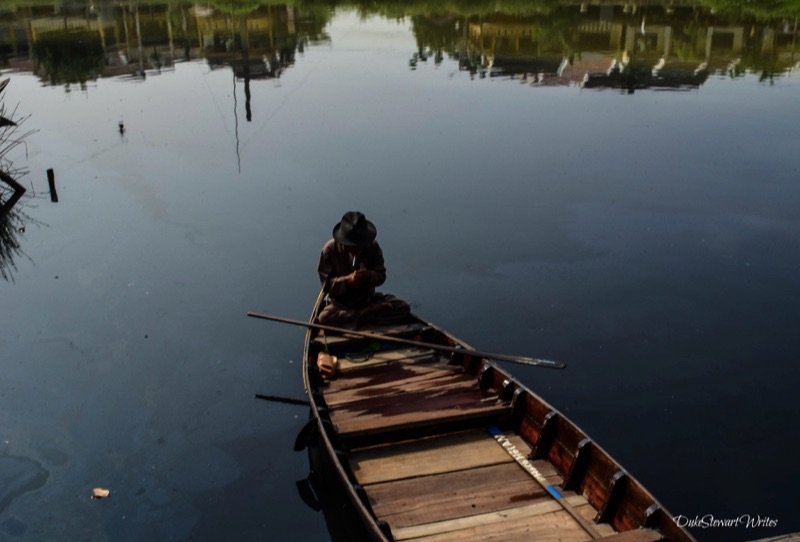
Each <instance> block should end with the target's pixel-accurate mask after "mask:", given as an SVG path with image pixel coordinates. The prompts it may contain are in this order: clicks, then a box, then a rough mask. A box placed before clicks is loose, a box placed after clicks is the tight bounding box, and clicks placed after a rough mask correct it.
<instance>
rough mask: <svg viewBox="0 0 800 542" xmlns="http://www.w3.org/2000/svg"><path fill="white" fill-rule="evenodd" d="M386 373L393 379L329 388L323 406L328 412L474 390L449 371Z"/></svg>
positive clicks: (392, 369) (470, 382)
mask: <svg viewBox="0 0 800 542" xmlns="http://www.w3.org/2000/svg"><path fill="white" fill-rule="evenodd" d="M386 370H387V372H392V373H393V374H394V375H395V377H396V378H394V379H392V380H383V379H378V380H377V381H376V379H372V381H371V382H364V384H363V385H361V386H348V387H339V388H338V389H336V388H333V387H331V389H329V390H326V392H325V394H324V395H325V402H326V403H327V405H328V407H329V408H331V407H333V406H335V405H341V404H345V403H352V402H355V401H365V400H375V399H378V398H380V399H381V400H387V401H397V400H400V401H407V400H408V395H407V394H409V393H422V392H427V391H429V390H435V389H440V390H442V391H444V390H450V389H456V388H458V389H470V388H473V389H477V386H476V381H475V379H473V378H470V377H468V376H465V375H464V374H462V373H460V372H456V371H453V370H450V369H449V368H431V367H427V368H421V367H413V369H411V370H404V369H402V368H400V369H396V368H395V367H394V366H392V367H388V366H387V367H386Z"/></svg>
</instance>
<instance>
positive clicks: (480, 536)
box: [351, 430, 614, 542]
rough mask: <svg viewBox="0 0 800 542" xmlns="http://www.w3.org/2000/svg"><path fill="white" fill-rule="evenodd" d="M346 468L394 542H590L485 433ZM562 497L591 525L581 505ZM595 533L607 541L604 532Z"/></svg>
mask: <svg viewBox="0 0 800 542" xmlns="http://www.w3.org/2000/svg"><path fill="white" fill-rule="evenodd" d="M514 440H515V441H517V442H519V443H520V446H524V444H522V441H521V439H518V438H515V439H514ZM523 449H524V448H523ZM534 465H535V466H536V467H537V468H538V469H539V471H540V472H542V474H543V475H544V476H546V477H547V478H548V481H549V482H552V483H556V484H558V483H561V478H560V477H559V476H558V475H557V474H556V473H555V469H554V468H553V466H552V465H550V464H549V463H548V462H546V461H542V460H537V461H535V462H534ZM351 468H352V469H353V472H354V474H355V476H356V478H357V480H358V482H359V483H360V484H361V485H362V486H363V487H364V490H365V491H366V493H367V496H368V497H369V499H370V504H371V506H372V509H373V511H374V512H375V514H376V515H377V516H378V517H379V518H380V519H382V520H384V521H386V522H387V523H388V524H389V526H390V527H391V529H392V533H393V535H394V537H395V539H396V540H398V541H401V540H413V541H425V542H439V541H445V540H467V541H476V542H477V541H481V540H501V539H502V540H553V541H555V540H561V541H564V542H580V541H583V540H591V536H590V535H589V534H587V533H586V532H585V531H584V530H583V529H582V528H581V527H580V525H579V524H578V523H577V522H576V521H575V519H574V518H573V517H572V516H570V515H569V514H568V513H567V512H566V511H564V510H563V509H562V507H561V505H559V504H558V502H556V501H555V500H554V499H553V498H552V497H551V496H550V495H549V494H547V493H546V492H545V491H544V490H543V489H542V487H541V486H540V485H539V484H538V483H537V482H536V481H535V480H534V479H533V478H531V476H530V475H529V474H528V473H527V472H525V471H524V470H523V469H522V468H521V467H520V466H519V465H518V464H517V463H516V462H514V460H513V459H512V458H511V456H510V455H509V454H508V453H507V452H506V451H505V450H504V449H503V448H502V447H501V446H500V445H499V444H498V443H497V442H496V441H495V440H494V438H492V437H491V436H490V435H489V434H488V432H486V431H484V430H470V431H463V432H460V433H453V434H448V435H443V436H438V437H431V438H427V439H423V440H418V441H408V442H402V443H397V444H389V445H382V446H375V447H370V448H364V449H361V450H356V451H354V452H353V454H352V459H351ZM565 495H566V496H567V499H568V501H569V502H570V503H571V504H572V506H573V507H575V508H576V509H577V510H579V512H580V513H582V514H584V515H585V516H588V515H589V514H591V516H590V519H593V518H594V516H595V515H596V513H597V511H596V510H595V509H594V508H592V507H591V505H590V504H589V503H588V502H587V501H586V499H585V498H583V497H582V496H580V495H575V494H574V493H572V492H567V493H565ZM596 527H597V528H598V531H599V532H600V533H601V534H603V535H611V534H613V533H614V530H613V529H612V528H611V527H610V526H608V525H597V526H596Z"/></svg>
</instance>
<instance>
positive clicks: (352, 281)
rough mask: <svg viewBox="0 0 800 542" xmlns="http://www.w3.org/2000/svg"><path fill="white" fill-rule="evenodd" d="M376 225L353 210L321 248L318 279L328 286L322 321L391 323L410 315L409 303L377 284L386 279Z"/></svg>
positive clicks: (335, 323) (322, 322) (356, 323)
mask: <svg viewBox="0 0 800 542" xmlns="http://www.w3.org/2000/svg"><path fill="white" fill-rule="evenodd" d="M377 235H378V232H377V229H376V228H375V224H373V223H372V222H370V221H369V220H367V218H366V217H365V216H364V214H363V213H360V212H358V211H350V212H347V213H345V214H344V216H343V217H342V220H341V221H340V222H339V223H338V224H336V226H334V228H333V238H332V239H330V240H329V241H328V242H326V243H325V245H324V246H323V247H322V253H321V254H320V258H319V267H318V268H317V270H318V271H319V279H320V281H321V282H322V284H323V285H324V287H325V288H326V291H327V299H326V305H325V307H324V308H323V309H322V311H321V312H320V314H319V317H318V319H319V322H320V323H321V324H333V325H338V324H354V325H355V326H356V327H358V326H360V325H361V324H365V323H376V324H390V323H396V322H400V321H402V320H404V319H405V318H407V317H408V315H409V313H410V309H409V306H408V303H406V302H405V301H403V300H401V299H398V298H397V297H395V296H393V295H389V294H382V293H377V292H376V291H375V287H377V286H380V285H381V284H383V283H384V282H385V281H386V267H385V265H384V262H383V252H382V251H381V247H380V245H379V244H378V242H377V241H376V240H375V238H376V237H377Z"/></svg>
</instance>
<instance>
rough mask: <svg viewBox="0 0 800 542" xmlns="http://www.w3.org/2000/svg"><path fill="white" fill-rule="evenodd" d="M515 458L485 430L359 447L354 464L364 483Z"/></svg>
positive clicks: (478, 465) (355, 471) (499, 462)
mask: <svg viewBox="0 0 800 542" xmlns="http://www.w3.org/2000/svg"><path fill="white" fill-rule="evenodd" d="M513 461H514V460H513V459H512V458H511V456H509V455H508V454H507V453H506V451H505V450H503V448H502V447H500V446H498V445H497V443H496V442H495V441H494V439H492V438H491V437H490V436H489V434H488V433H487V432H485V431H481V430H471V431H462V432H459V433H451V434H448V435H443V436H437V437H431V438H426V439H420V440H413V441H407V442H401V443H395V444H389V445H381V446H373V447H369V448H362V449H356V450H354V451H353V452H352V454H351V459H350V466H351V469H352V471H353V473H354V474H355V476H356V479H357V480H358V483H360V484H361V485H363V486H366V485H367V484H374V483H378V482H387V481H390V480H401V479H404V478H412V477H416V476H425V475H432V474H438V473H444V472H453V471H459V470H465V469H472V468H476V467H483V466H487V465H497V464H501V463H511V462H513Z"/></svg>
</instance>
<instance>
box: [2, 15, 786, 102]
mask: <svg viewBox="0 0 800 542" xmlns="http://www.w3.org/2000/svg"><path fill="white" fill-rule="evenodd" d="M6 3H7V2H6ZM6 3H4V5H6ZM17 4H18V5H19V6H20V7H19V8H17V9H16V11H13V12H10V14H8V15H7V16H4V17H3V18H2V19H0V60H3V61H4V62H5V63H6V64H7V65H9V67H12V68H14V67H19V68H21V69H24V68H25V62H26V61H29V59H31V58H32V59H33V60H34V62H35V67H34V68H33V69H35V70H38V71H40V72H41V73H42V74H43V77H45V78H46V80H48V81H49V82H50V83H57V82H58V83H73V84H80V85H85V82H86V81H88V80H90V79H92V78H95V77H100V76H115V75H127V76H133V77H135V78H137V79H141V78H144V77H145V75H146V73H147V74H158V73H161V71H162V70H168V69H170V68H171V67H172V66H174V64H175V62H180V61H185V60H196V59H205V60H206V61H207V62H208V64H209V66H210V67H211V68H212V69H217V68H221V67H225V68H230V69H232V70H233V72H234V75H235V77H236V78H237V79H238V80H242V79H243V80H244V81H245V95H246V96H248V95H249V94H250V92H249V83H250V81H252V80H256V79H270V78H278V77H280V76H281V75H282V74H283V73H284V72H285V70H287V69H290V68H291V67H292V66H293V65H294V63H295V62H296V61H297V58H298V56H299V55H301V54H302V53H303V51H304V50H305V48H306V47H308V46H309V44H316V43H321V42H325V41H328V40H329V37H328V36H327V34H326V32H325V30H326V27H327V25H328V23H329V21H330V20H331V17H332V15H333V13H335V12H336V11H337V10H355V11H356V12H357V13H358V14H359V15H361V16H362V17H368V16H381V17H386V18H390V19H407V20H409V21H410V22H411V28H412V32H413V34H414V37H415V39H416V46H415V48H414V50H413V51H409V60H408V64H409V66H410V68H411V69H418V68H419V67H421V66H423V65H425V64H426V63H430V64H435V65H440V64H442V63H443V62H445V60H450V61H452V62H454V63H456V64H457V66H458V68H459V69H460V70H463V71H466V72H469V73H470V75H472V76H478V77H481V78H485V77H497V76H503V77H511V78H515V79H520V80H522V81H526V82H529V83H531V84H532V85H572V84H574V85H583V81H584V79H587V78H588V79H589V80H590V81H591V82H590V84H589V85H588V86H589V87H590V88H594V87H603V86H608V87H617V88H624V89H628V90H631V89H634V90H635V89H639V88H650V87H659V88H686V87H696V86H698V85H700V84H702V83H703V81H704V78H703V74H707V75H708V74H726V75H730V76H732V77H739V76H741V75H743V74H747V73H754V74H756V75H758V76H759V77H760V78H761V79H762V80H763V81H771V80H773V79H774V78H775V77H779V76H781V75H782V74H784V73H786V72H788V71H790V70H795V69H797V68H798V60H797V58H796V57H795V48H796V42H797V22H798V19H799V18H800V0H768V1H764V2H751V1H747V0H696V1H694V2H692V1H686V2H679V3H675V2H671V1H668V0H663V1H658V0H648V1H646V2H645V1H643V0H641V1H639V0H633V1H625V2H623V1H621V0H619V1H614V0H600V1H599V2H591V3H589V2H577V1H560V0H325V1H322V0H304V1H303V2H300V3H282V4H280V3H274V2H272V1H268V0H209V1H208V2H205V3H194V4H192V3H187V2H180V1H165V0H138V1H135V0H133V1H132V0H126V1H113V0H109V1H106V2H102V3H89V2H86V1H80V0H70V1H69V2H62V3H58V2H55V3H54V2H52V1H47V2H45V1H41V2H37V1H36V0H26V1H25V2H22V3H16V2H13V1H12V2H11V5H12V6H15V5H17ZM23 6H24V7H23ZM431 61H432V62H431ZM648 74H650V75H648ZM247 104H248V106H249V105H250V102H249V100H247ZM251 116H252V115H251V114H248V117H251Z"/></svg>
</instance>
